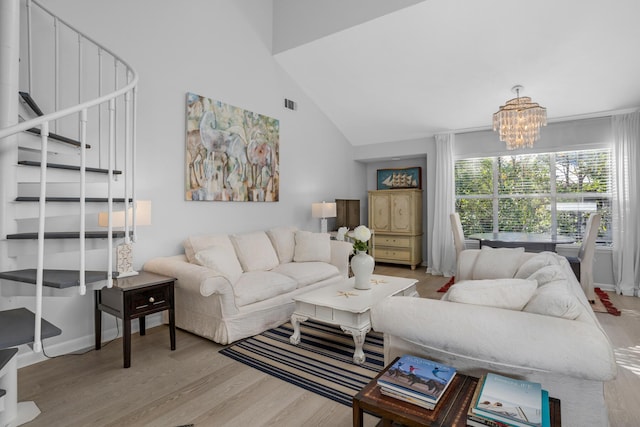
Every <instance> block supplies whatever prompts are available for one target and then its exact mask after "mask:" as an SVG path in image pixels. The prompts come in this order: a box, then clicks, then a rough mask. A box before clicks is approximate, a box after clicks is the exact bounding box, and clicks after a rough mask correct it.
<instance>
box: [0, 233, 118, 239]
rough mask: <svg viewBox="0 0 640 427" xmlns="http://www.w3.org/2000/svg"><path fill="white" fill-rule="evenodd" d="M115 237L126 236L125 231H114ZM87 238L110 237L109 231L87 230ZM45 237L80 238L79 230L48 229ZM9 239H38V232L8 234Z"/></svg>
mask: <svg viewBox="0 0 640 427" xmlns="http://www.w3.org/2000/svg"><path fill="white" fill-rule="evenodd" d="M111 235H112V236H113V238H114V239H120V238H122V237H124V231H113V232H112V233H111ZM84 237H85V238H86V239H106V238H107V237H109V232H108V231H87V232H85V233H84ZM44 238H45V239H79V238H80V232H79V231H48V232H45V233H44ZM7 239H9V240H37V239H38V233H37V232H33V233H15V234H7Z"/></svg>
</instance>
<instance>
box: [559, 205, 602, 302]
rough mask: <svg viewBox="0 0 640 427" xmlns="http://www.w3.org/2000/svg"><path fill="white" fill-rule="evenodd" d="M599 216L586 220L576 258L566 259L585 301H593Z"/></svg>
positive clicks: (591, 216) (592, 215) (592, 216)
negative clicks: (594, 264)
mask: <svg viewBox="0 0 640 427" xmlns="http://www.w3.org/2000/svg"><path fill="white" fill-rule="evenodd" d="M600 219H601V215H600V214H591V215H590V216H589V219H588V220H587V230H586V231H585V233H584V236H583V238H582V244H581V245H580V250H579V251H578V256H577V257H567V259H568V260H569V263H570V264H571V268H572V269H573V272H574V273H575V275H576V277H577V278H578V280H579V281H580V285H582V290H583V291H584V294H585V295H586V296H587V299H588V300H589V301H591V302H592V303H593V302H594V301H595V293H594V291H593V257H594V255H595V251H596V237H597V236H598V228H599V227H600Z"/></svg>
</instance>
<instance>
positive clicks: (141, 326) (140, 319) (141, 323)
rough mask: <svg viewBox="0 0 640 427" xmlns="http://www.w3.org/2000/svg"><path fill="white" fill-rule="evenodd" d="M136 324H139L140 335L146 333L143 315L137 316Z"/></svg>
mask: <svg viewBox="0 0 640 427" xmlns="http://www.w3.org/2000/svg"><path fill="white" fill-rule="evenodd" d="M138 324H139V325H140V336H143V335H146V334H147V328H146V326H145V325H146V322H145V321H144V316H140V317H138Z"/></svg>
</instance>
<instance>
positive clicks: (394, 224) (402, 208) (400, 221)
mask: <svg viewBox="0 0 640 427" xmlns="http://www.w3.org/2000/svg"><path fill="white" fill-rule="evenodd" d="M414 215H415V212H414V208H413V200H412V196H411V193H408V192H407V193H396V194H393V195H392V196H391V231H392V232H395V233H410V232H412V231H413V229H412V228H413V227H412V225H413V221H414Z"/></svg>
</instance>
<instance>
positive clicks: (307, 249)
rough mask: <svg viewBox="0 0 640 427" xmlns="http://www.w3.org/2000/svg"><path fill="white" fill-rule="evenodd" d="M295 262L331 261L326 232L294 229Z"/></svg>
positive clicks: (329, 245) (329, 244) (328, 239)
mask: <svg viewBox="0 0 640 427" xmlns="http://www.w3.org/2000/svg"><path fill="white" fill-rule="evenodd" d="M295 239H296V247H295V251H294V255H293V260H294V261H295V262H308V261H320V262H331V243H330V238H329V234H328V233H312V232H310V231H296V234H295Z"/></svg>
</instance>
